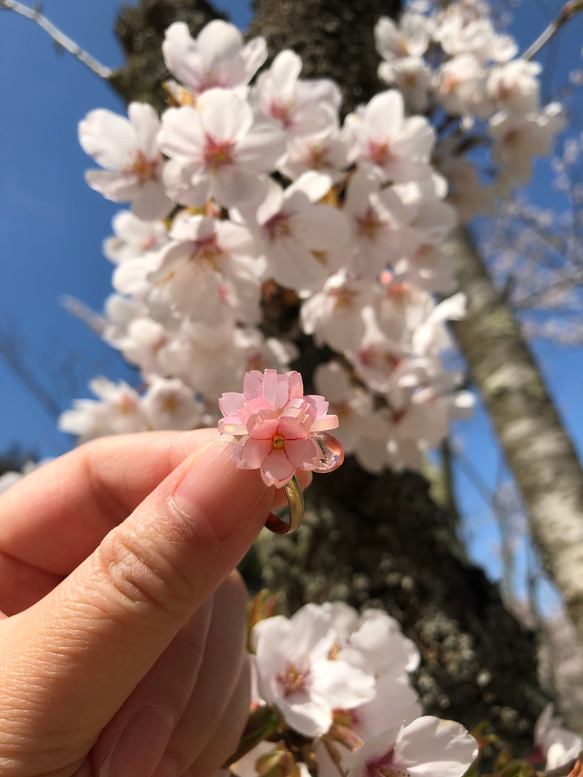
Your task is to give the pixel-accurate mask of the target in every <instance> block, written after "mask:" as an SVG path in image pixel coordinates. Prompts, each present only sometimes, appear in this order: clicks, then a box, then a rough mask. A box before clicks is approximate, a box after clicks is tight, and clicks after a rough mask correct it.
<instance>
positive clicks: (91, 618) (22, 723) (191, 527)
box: [0, 438, 273, 774]
mask: <svg viewBox="0 0 583 777" xmlns="http://www.w3.org/2000/svg"><path fill="white" fill-rule="evenodd" d="M197 455H198V458H196V459H195V460H194V461H193V458H195V457H191V458H190V459H189V460H187V461H185V462H184V463H183V464H182V465H181V466H180V467H178V469H176V470H174V472H172V473H171V474H170V475H169V476H168V477H167V478H166V479H165V480H164V481H163V482H162V483H161V484H160V485H159V486H158V487H157V488H156V489H155V491H153V492H152V493H151V494H150V495H149V496H148V498H147V499H145V500H144V502H142V503H141V504H140V505H139V506H138V507H137V509H136V510H135V511H134V512H133V513H132V515H130V516H129V518H127V519H126V520H125V521H124V522H123V523H121V524H120V525H119V526H117V527H116V528H114V529H113V530H112V531H111V532H110V533H109V534H108V535H106V537H105V538H104V539H103V541H102V542H101V544H100V545H99V547H98V548H97V549H96V550H95V551H94V552H93V553H92V554H91V556H89V557H88V558H87V559H86V560H85V561H84V562H83V563H82V564H81V565H80V566H79V567H77V569H76V570H75V571H74V572H73V573H72V574H71V575H69V577H68V578H66V579H65V580H64V581H63V582H62V583H61V584H60V585H59V586H57V588H55V589H54V590H53V591H52V592H51V593H50V594H49V595H48V596H46V597H45V598H44V599H42V600H41V601H39V602H38V603H37V604H35V605H34V606H33V607H31V608H29V609H28V610H26V611H24V612H22V613H20V614H18V615H15V616H13V617H12V618H10V619H8V620H5V621H4V622H3V623H2V624H0V625H1V628H2V632H1V634H2V641H1V642H0V721H3V720H4V721H6V720H9V721H10V726H9V729H10V735H9V736H7V734H6V727H5V726H1V727H0V762H5V761H4V759H5V758H9V759H10V758H11V757H17V753H16V752H15V753H14V754H11V753H9V752H7V748H8V749H10V743H11V742H16V743H17V744H16V745H14V747H16V748H17V750H18V751H20V748H21V747H22V739H21V738H22V737H26V738H27V739H28V738H34V739H33V741H35V742H36V745H37V746H39V745H40V743H41V742H42V741H43V737H47V738H48V739H49V740H50V745H47V747H50V748H51V750H52V751H53V752H54V751H55V750H56V752H59V748H61V747H62V748H63V749H64V750H67V749H68V748H69V747H70V746H72V747H73V748H75V747H76V746H78V747H79V752H78V753H75V754H73V753H71V756H73V755H75V756H79V757H82V755H83V754H84V752H85V753H86V752H87V750H88V749H89V748H90V747H91V745H92V744H93V742H94V740H95V737H96V736H97V734H98V733H99V732H100V731H101V729H102V728H103V727H104V726H105V724H106V723H107V722H108V721H109V720H110V718H111V717H112V716H113V714H114V713H115V712H116V710H117V709H118V708H119V707H120V706H121V704H122V703H123V701H124V700H125V699H126V698H127V697H128V695H129V694H130V693H131V691H132V690H133V689H134V687H135V686H136V685H137V683H138V682H139V681H140V679H141V678H142V677H143V676H144V675H145V674H146V672H147V671H148V670H149V669H150V668H151V667H152V665H153V664H154V662H155V661H156V659H157V658H158V657H159V656H160V654H161V653H162V652H163V651H164V649H165V648H166V647H167V645H168V644H169V643H170V641H171V640H172V639H173V637H174V636H175V635H176V633H177V632H178V631H179V630H180V628H181V627H182V626H183V625H184V624H185V623H186V622H187V621H188V620H189V618H190V617H191V616H192V614H193V613H194V612H195V611H196V610H197V609H198V607H199V606H200V605H202V604H203V602H204V601H205V600H206V599H207V598H208V597H209V596H210V594H211V593H212V592H213V591H214V590H215V588H216V587H217V586H218V585H219V584H220V583H221V581H222V580H223V579H224V578H225V577H226V576H227V575H228V574H229V573H230V571H231V570H232V569H233V568H234V567H235V566H236V564H237V563H238V562H239V561H240V559H241V558H242V556H243V555H244V554H245V552H246V551H247V549H248V548H249V546H250V545H251V543H252V542H253V540H254V539H255V537H256V536H257V534H258V532H259V531H260V529H261V527H262V526H263V524H264V523H265V520H266V518H267V516H268V514H269V511H270V509H271V505H272V501H273V489H268V488H267V487H266V486H265V485H264V484H263V482H262V480H261V478H260V475H259V473H258V472H256V471H250V470H240V469H237V468H236V466H235V464H234V462H233V442H232V440H229V439H228V438H219V440H217V441H216V442H214V443H213V444H212V445H211V446H209V447H208V448H207V449H205V450H204V451H203V453H202V455H201V454H200V453H199V454H197ZM79 520H81V521H82V520H83V516H82V515H80V516H79ZM63 541H64V542H66V537H64V538H63ZM72 740H75V741H74V742H73V741H72ZM37 752H38V750H37ZM11 773H12V772H11ZM14 773H15V774H16V772H14Z"/></svg>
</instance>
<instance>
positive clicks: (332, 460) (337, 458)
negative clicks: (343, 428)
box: [310, 432, 344, 472]
mask: <svg viewBox="0 0 583 777" xmlns="http://www.w3.org/2000/svg"><path fill="white" fill-rule="evenodd" d="M310 439H311V440H313V441H314V442H315V443H316V444H317V445H318V447H319V448H320V450H321V452H322V455H321V457H320V460H319V462H318V466H317V467H314V468H313V471H314V472H332V471H333V470H335V469H338V467H339V466H340V465H341V464H342V462H343V461H344V448H343V447H342V445H341V443H340V440H337V439H336V437H333V436H332V435H331V434H328V433H327V432H318V433H317V434H312V435H310Z"/></svg>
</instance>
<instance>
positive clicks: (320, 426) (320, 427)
mask: <svg viewBox="0 0 583 777" xmlns="http://www.w3.org/2000/svg"><path fill="white" fill-rule="evenodd" d="M337 428H338V416H337V415H325V416H323V417H322V418H318V419H316V420H315V421H314V423H313V425H312V429H311V431H312V432H323V431H325V430H326V429H337Z"/></svg>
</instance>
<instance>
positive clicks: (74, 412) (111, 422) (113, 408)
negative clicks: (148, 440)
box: [59, 377, 148, 442]
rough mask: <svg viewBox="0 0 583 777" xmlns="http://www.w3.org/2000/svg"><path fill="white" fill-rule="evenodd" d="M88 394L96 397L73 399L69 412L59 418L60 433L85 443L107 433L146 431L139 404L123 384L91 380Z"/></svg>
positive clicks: (135, 395) (137, 398)
mask: <svg viewBox="0 0 583 777" xmlns="http://www.w3.org/2000/svg"><path fill="white" fill-rule="evenodd" d="M89 388H90V389H91V391H92V392H93V393H94V394H95V395H96V396H97V397H99V400H94V399H77V400H76V401H75V402H74V404H73V408H72V409H71V410H66V411H65V412H64V413H62V414H61V417H60V418H59V429H60V430H61V431H62V432H68V433H69V434H74V435H77V437H78V438H79V442H86V441H87V440H92V439H93V438H95V437H101V436H103V435H107V434H127V433H129V432H143V431H145V430H146V429H148V421H147V418H146V416H145V414H144V412H143V410H142V407H141V405H140V396H139V394H138V393H137V392H136V391H135V390H134V389H132V388H131V387H130V386H128V384H127V383H125V382H124V381H119V382H118V383H112V381H109V380H107V378H102V377H101V378H94V379H93V380H92V381H91V382H90V383H89Z"/></svg>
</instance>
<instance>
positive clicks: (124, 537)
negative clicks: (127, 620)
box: [97, 527, 195, 617]
mask: <svg viewBox="0 0 583 777" xmlns="http://www.w3.org/2000/svg"><path fill="white" fill-rule="evenodd" d="M97 560H98V563H99V565H100V566H101V568H102V570H103V572H104V574H105V576H106V579H107V581H108V583H109V586H110V591H111V595H112V597H113V598H115V600H116V602H117V603H118V604H119V605H120V606H121V607H122V608H123V609H124V610H130V611H132V612H135V611H140V612H141V611H142V610H143V609H145V608H149V609H152V608H153V609H155V610H160V611H162V612H166V613H168V614H170V615H174V616H180V617H184V616H185V615H187V614H189V613H190V612H191V611H192V609H193V605H194V600H195V591H194V588H193V585H192V583H191V582H190V580H189V578H188V576H187V575H186V574H185V573H184V572H183V571H182V570H181V569H180V568H179V566H178V565H177V563H176V562H175V560H174V559H173V558H172V553H171V552H164V549H162V548H160V547H158V546H157V545H155V544H154V543H153V542H151V541H147V540H146V539H144V538H142V537H136V536H135V535H133V534H131V533H128V532H125V531H124V530H123V528H122V527H119V528H116V529H113V530H112V531H111V532H110V533H109V534H108V535H107V536H106V537H105V539H104V540H103V542H102V543H101V545H100V546H99V548H98V550H97Z"/></svg>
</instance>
